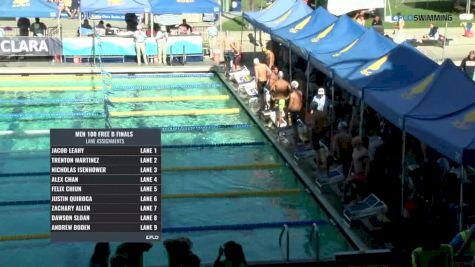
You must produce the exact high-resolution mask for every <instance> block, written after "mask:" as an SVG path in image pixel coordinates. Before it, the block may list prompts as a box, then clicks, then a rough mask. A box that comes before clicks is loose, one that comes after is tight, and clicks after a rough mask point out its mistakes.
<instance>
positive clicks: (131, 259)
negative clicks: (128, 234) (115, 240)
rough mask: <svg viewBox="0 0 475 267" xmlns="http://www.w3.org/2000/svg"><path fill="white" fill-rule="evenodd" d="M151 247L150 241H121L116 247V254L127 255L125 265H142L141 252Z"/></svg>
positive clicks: (140, 266)
mask: <svg viewBox="0 0 475 267" xmlns="http://www.w3.org/2000/svg"><path fill="white" fill-rule="evenodd" d="M150 248H152V244H150V243H123V244H121V245H119V247H117V250H116V254H117V255H127V260H126V266H127V267H143V253H144V252H145V251H149V250H150Z"/></svg>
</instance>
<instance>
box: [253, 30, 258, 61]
mask: <svg viewBox="0 0 475 267" xmlns="http://www.w3.org/2000/svg"><path fill="white" fill-rule="evenodd" d="M253 28H254V57H256V45H257V29H256V26H254V25H253Z"/></svg>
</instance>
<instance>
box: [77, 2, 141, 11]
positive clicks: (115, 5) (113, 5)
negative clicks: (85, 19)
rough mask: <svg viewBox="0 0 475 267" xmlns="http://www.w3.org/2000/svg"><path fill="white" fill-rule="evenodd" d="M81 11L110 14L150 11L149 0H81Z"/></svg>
mask: <svg viewBox="0 0 475 267" xmlns="http://www.w3.org/2000/svg"><path fill="white" fill-rule="evenodd" d="M81 12H86V13H112V14H126V13H148V12H150V2H149V1H148V0H122V1H98V0H81Z"/></svg>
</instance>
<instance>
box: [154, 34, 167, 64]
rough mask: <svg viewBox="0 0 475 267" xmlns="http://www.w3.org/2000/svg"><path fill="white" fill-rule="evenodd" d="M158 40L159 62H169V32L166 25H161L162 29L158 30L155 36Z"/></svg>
mask: <svg viewBox="0 0 475 267" xmlns="http://www.w3.org/2000/svg"><path fill="white" fill-rule="evenodd" d="M155 38H156V40H157V49H158V63H159V64H167V41H168V33H167V28H166V27H165V26H163V25H162V26H161V27H160V31H158V32H157V35H156V36H155Z"/></svg>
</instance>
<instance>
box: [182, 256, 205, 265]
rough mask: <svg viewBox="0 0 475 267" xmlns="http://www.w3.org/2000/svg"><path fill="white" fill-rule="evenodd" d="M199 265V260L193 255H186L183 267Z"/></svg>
mask: <svg viewBox="0 0 475 267" xmlns="http://www.w3.org/2000/svg"><path fill="white" fill-rule="evenodd" d="M200 263H201V260H200V258H198V256H196V255H195V254H193V253H190V254H188V255H187V256H186V257H185V260H184V262H183V267H199V266H200Z"/></svg>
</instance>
